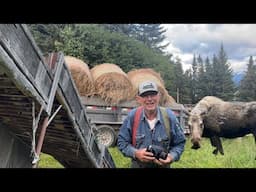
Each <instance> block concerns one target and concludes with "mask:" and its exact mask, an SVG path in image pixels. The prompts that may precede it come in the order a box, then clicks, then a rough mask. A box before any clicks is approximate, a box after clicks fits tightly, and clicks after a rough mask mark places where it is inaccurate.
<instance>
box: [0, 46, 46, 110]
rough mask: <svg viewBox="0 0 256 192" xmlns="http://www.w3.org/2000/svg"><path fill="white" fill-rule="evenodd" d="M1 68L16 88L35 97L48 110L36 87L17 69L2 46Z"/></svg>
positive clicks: (0, 54) (0, 53) (0, 50)
mask: <svg viewBox="0 0 256 192" xmlns="http://www.w3.org/2000/svg"><path fill="white" fill-rule="evenodd" d="M0 66H1V68H2V69H3V70H4V71H5V73H6V74H7V75H8V76H9V77H10V78H11V79H12V80H13V83H14V84H15V85H16V87H17V88H18V89H19V90H20V91H22V93H23V94H24V95H26V96H28V97H34V98H35V99H36V100H37V101H38V102H39V103H40V104H41V105H42V106H43V107H44V108H46V101H45V100H44V98H43V97H42V96H41V94H40V93H39V92H38V91H37V89H36V88H35V86H34V85H33V84H31V82H30V81H29V80H28V79H27V78H26V77H25V76H24V74H23V73H21V71H20V70H19V69H18V68H17V66H16V64H15V63H14V62H13V60H12V59H11V58H10V57H9V55H7V53H6V52H5V50H4V49H3V48H2V47H1V46H0Z"/></svg>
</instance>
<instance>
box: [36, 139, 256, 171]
mask: <svg viewBox="0 0 256 192" xmlns="http://www.w3.org/2000/svg"><path fill="white" fill-rule="evenodd" d="M221 140H222V144H223V149H224V153H225V155H220V154H218V155H213V154H212V151H213V150H214V148H213V147H212V146H211V144H210V140H209V139H206V138H203V140H202V147H201V148H200V149H198V150H193V149H191V142H190V139H189V138H187V142H186V145H185V150H184V152H183V154H182V156H181V159H180V160H179V161H178V162H174V163H173V164H172V165H171V167H172V168H256V160H254V158H255V156H256V150H255V147H256V146H255V142H254V138H253V136H252V135H249V136H245V137H243V138H238V139H221ZM109 152H110V154H111V155H112V158H113V160H114V162H115V165H116V167H117V168H129V167H130V163H131V160H130V158H128V157H124V156H123V154H122V153H121V152H120V151H119V150H118V149H117V147H113V148H109ZM40 158H41V160H40V162H39V168H63V166H62V165H61V164H60V163H59V162H58V161H56V160H55V159H54V158H53V157H52V156H50V155H47V154H42V155H41V156H40Z"/></svg>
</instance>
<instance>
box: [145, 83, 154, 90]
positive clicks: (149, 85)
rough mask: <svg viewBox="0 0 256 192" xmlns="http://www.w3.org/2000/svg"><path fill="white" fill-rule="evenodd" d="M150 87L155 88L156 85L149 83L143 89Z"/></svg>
mask: <svg viewBox="0 0 256 192" xmlns="http://www.w3.org/2000/svg"><path fill="white" fill-rule="evenodd" d="M150 88H154V86H153V85H152V83H150V84H148V85H144V87H143V89H150Z"/></svg>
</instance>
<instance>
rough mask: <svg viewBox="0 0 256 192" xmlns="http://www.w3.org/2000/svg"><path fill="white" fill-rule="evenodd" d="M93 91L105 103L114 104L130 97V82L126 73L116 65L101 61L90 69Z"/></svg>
mask: <svg viewBox="0 0 256 192" xmlns="http://www.w3.org/2000/svg"><path fill="white" fill-rule="evenodd" d="M91 74H92V77H93V79H94V85H95V93H96V94H98V95H99V96H100V97H101V98H102V99H103V100H104V101H105V102H106V103H108V104H110V105H116V104H118V103H119V102H121V101H124V100H129V99H130V98H131V92H132V84H131V82H130V81H129V79H128V77H127V74H126V73H125V72H124V71H123V70H122V69H121V68H120V67H119V66H117V65H115V64H112V63H103V64H99V65H96V66H95V67H93V68H92V69H91Z"/></svg>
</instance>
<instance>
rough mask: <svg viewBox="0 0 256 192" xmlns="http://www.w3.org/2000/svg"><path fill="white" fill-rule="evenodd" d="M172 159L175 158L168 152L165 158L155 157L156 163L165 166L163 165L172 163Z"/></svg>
mask: <svg viewBox="0 0 256 192" xmlns="http://www.w3.org/2000/svg"><path fill="white" fill-rule="evenodd" d="M172 160H173V158H172V156H171V155H170V154H168V156H167V158H166V159H165V160H164V159H161V158H160V159H159V160H158V159H155V160H154V163H156V164H158V165H161V166H163V165H167V164H171V163H172Z"/></svg>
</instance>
